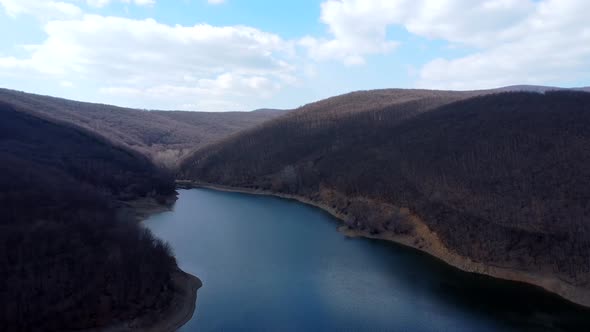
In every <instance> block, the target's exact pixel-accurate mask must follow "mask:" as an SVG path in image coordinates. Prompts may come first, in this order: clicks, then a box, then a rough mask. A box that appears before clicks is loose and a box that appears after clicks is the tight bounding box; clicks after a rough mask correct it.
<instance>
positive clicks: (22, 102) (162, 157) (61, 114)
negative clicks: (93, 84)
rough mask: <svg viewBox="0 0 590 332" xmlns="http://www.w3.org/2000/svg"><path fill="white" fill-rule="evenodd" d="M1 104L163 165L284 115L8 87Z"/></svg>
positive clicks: (173, 163)
mask: <svg viewBox="0 0 590 332" xmlns="http://www.w3.org/2000/svg"><path fill="white" fill-rule="evenodd" d="M0 101H2V102H4V103H6V104H10V105H13V106H15V107H18V108H19V109H21V110H26V111H28V112H31V113H33V114H36V115H42V116H44V117H47V118H49V119H55V120H58V121H60V122H64V123H71V124H74V125H76V126H79V127H82V128H85V129H88V130H90V131H92V132H94V133H97V134H98V135H100V136H103V137H105V138H107V139H108V140H109V141H111V142H113V143H115V144H119V145H122V146H126V147H129V148H131V149H134V150H136V151H139V152H141V153H143V154H145V155H147V156H149V157H150V158H151V159H153V160H154V161H156V162H157V163H159V164H162V165H165V166H168V167H174V166H176V164H177V163H178V162H179V160H180V159H182V157H184V156H185V155H186V154H187V153H189V152H191V151H194V150H195V149H198V148H199V147H202V146H204V145H207V144H209V143H211V142H214V141H216V140H218V139H220V138H222V137H225V136H228V135H230V134H233V133H235V132H238V131H240V130H242V129H245V128H249V127H253V126H255V125H257V124H259V123H262V122H264V121H266V120H268V119H271V118H274V117H277V116H280V115H282V114H283V112H281V111H262V112H227V113H219V112H168V111H146V110H137V109H129V108H122V107H116V106H110V105H103V104H93V103H84V102H77V101H72V100H67V99H61V98H54V97H48V96H40V95H35V94H30V93H24V92H19V91H13V90H7V89H0Z"/></svg>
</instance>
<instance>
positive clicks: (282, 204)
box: [145, 189, 590, 332]
mask: <svg viewBox="0 0 590 332" xmlns="http://www.w3.org/2000/svg"><path fill="white" fill-rule="evenodd" d="M178 198H179V199H178V201H177V202H176V204H175V206H174V208H173V210H172V211H170V212H165V213H162V214H158V215H155V216H152V217H151V218H149V219H148V220H146V221H145V225H146V227H148V228H150V229H151V230H152V231H153V232H154V234H155V235H156V236H157V237H159V238H161V239H163V240H165V241H167V242H168V243H170V245H171V246H172V248H173V249H174V253H175V254H176V257H177V260H178V263H179V266H180V267H181V268H182V269H183V270H184V271H186V272H188V273H191V274H194V275H196V276H198V277H199V278H200V279H201V280H202V281H203V287H202V288H201V289H200V290H199V294H198V300H197V310H196V312H195V315H194V316H193V318H192V320H191V321H190V322H188V323H187V324H186V325H185V326H184V327H183V328H182V329H181V331H185V332H186V331H219V330H228V331H229V330H238V329H242V330H254V331H342V330H349V331H358V330H363V331H412V332H413V331H453V332H455V331H469V332H473V331H590V315H589V312H590V311H587V310H584V309H581V308H580V307H578V306H575V305H571V304H569V303H567V302H566V301H563V300H561V299H559V298H557V297H556V296H553V295H551V294H548V293H547V292H544V291H542V290H540V289H538V288H536V287H532V286H527V285H523V284H519V283H514V282H507V281H500V280H495V279H492V278H489V277H485V276H480V275H476V274H471V273H465V272H461V271H459V270H457V269H454V268H452V267H449V266H447V265H446V264H444V263H442V262H441V261H439V260H437V259H435V258H432V257H430V256H428V255H425V254H422V253H420V252H418V251H416V250H413V249H409V248H405V247H402V246H399V245H396V244H393V243H389V242H384V241H377V240H369V239H361V238H358V239H350V238H347V237H345V236H344V235H342V234H341V233H339V232H338V231H337V230H336V228H337V227H338V221H337V220H336V219H334V218H333V217H332V216H330V215H329V214H327V213H325V212H323V211H321V210H319V209H317V208H314V207H311V206H307V205H305V204H302V203H298V202H295V201H291V200H285V199H280V198H275V197H267V196H257V195H248V194H240V193H228V192H220V191H214V190H208V189H193V190H179V197H178Z"/></svg>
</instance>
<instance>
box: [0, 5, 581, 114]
mask: <svg viewBox="0 0 590 332" xmlns="http://www.w3.org/2000/svg"><path fill="white" fill-rule="evenodd" d="M589 3H590V2H588V1H585V0H536V1H534V0H481V1H474V0H388V1H385V0H323V1H310V0H299V1H261V0H225V1H222V0H217V1H214V0H209V1H208V0H178V1H171V0H168V1H163V0H61V1H54V0H0V31H3V33H2V37H1V39H0V78H2V85H1V86H2V87H5V88H11V89H18V90H24V91H28V92H35V93H41V94H49V95H54V96H61V97H66V98H72V99H77V100H84V101H93V102H101V103H110V104H116V105H121V106H130V107H138V108H146V109H182V110H203V111H233V110H239V111H244V110H251V109H256V108H263V107H271V108H293V107H297V106H300V105H303V104H306V103H308V102H312V101H315V100H318V99H322V98H326V97H329V96H332V95H337V94H341V93H345V92H349V91H353V90H366V89H375V88H434V89H460V90H465V89H479V88H493V87H498V86H504V85H511V84H543V85H558V86H566V87H571V86H585V85H590V24H588V23H587V18H586V16H585V13H588V12H590V4H589Z"/></svg>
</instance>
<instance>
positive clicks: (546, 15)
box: [418, 0, 590, 89]
mask: <svg viewBox="0 0 590 332" xmlns="http://www.w3.org/2000/svg"><path fill="white" fill-rule="evenodd" d="M533 5H534V8H533V9H532V10H531V11H529V12H527V15H523V17H522V19H521V20H518V21H516V22H513V24H511V25H506V26H504V27H501V28H496V29H494V30H490V31H487V33H488V34H490V35H491V34H496V36H497V37H496V38H495V39H492V40H491V41H490V42H484V41H478V42H474V43H473V44H474V45H479V46H480V47H479V49H478V51H476V52H474V53H472V54H469V55H467V56H464V57H460V58H456V59H436V60H434V61H431V62H429V63H428V64H426V65H425V66H424V67H423V68H422V69H421V71H420V80H419V82H418V84H419V85H420V86H422V87H430V88H455V89H473V88H489V87H496V86H502V85H511V84H522V83H527V84H555V85H568V84H571V82H576V81H577V80H581V79H587V78H588V77H590V26H589V25H588V19H587V15H586V13H588V12H590V2H588V1H583V0H582V1H574V0H546V1H542V2H537V3H534V4H533ZM466 37H467V36H466ZM472 38H473V39H474V40H476V41H477V39H476V37H475V36H474V37H472Z"/></svg>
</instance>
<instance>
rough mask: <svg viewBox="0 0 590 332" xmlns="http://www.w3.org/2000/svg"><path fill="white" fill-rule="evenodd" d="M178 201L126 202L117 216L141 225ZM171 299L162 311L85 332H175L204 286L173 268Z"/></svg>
mask: <svg viewBox="0 0 590 332" xmlns="http://www.w3.org/2000/svg"><path fill="white" fill-rule="evenodd" d="M177 199H178V193H177V192H175V193H174V194H173V195H170V196H168V197H166V198H164V200H163V203H161V202H158V200H156V199H155V198H152V197H145V198H140V199H136V200H132V201H127V202H120V204H121V206H120V213H123V214H130V215H131V216H132V217H133V218H134V219H135V220H137V222H139V223H142V222H143V221H144V220H146V219H147V218H149V217H150V216H152V215H154V214H158V213H162V212H167V211H171V210H172V207H173V206H174V203H175V202H176V200H177ZM171 278H172V288H171V290H172V292H173V294H172V298H171V299H170V303H169V304H168V305H167V306H166V308H165V309H164V310H161V311H159V312H147V313H145V314H144V315H142V316H139V317H136V318H134V319H131V320H129V321H125V322H119V323H117V324H114V325H111V326H106V327H101V328H95V329H90V330H85V332H139V331H142V332H143V331H145V332H175V331H177V330H178V329H180V328H181V327H182V326H183V325H184V324H186V323H187V322H188V321H189V320H191V319H192V317H193V316H194V314H195V312H196V305H197V303H196V302H197V295H198V294H197V293H198V290H199V288H201V287H202V286H203V282H202V281H201V279H199V278H198V277H197V276H194V275H192V274H190V273H187V272H185V271H183V270H182V269H180V268H179V267H177V268H176V270H175V271H172V273H171Z"/></svg>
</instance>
